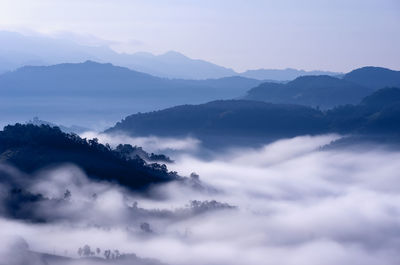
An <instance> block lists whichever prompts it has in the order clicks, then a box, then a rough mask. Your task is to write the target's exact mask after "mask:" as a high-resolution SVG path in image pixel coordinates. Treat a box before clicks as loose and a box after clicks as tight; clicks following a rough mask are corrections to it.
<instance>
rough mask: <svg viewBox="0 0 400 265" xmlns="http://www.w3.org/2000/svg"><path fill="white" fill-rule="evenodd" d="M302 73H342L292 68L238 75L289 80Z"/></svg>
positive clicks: (261, 78) (254, 71) (248, 71)
mask: <svg viewBox="0 0 400 265" xmlns="http://www.w3.org/2000/svg"><path fill="white" fill-rule="evenodd" d="M304 75H329V76H335V77H339V76H341V75H342V73H336V72H329V71H304V70H297V69H292V68H286V69H257V70H247V71H246V72H243V73H240V76H244V77H248V78H254V79H258V80H276V81H290V80H293V79H296V78H298V77H300V76H304Z"/></svg>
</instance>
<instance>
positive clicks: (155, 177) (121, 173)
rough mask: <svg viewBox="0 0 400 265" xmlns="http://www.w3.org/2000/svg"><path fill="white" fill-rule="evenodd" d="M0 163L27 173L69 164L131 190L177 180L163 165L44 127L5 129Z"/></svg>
mask: <svg viewBox="0 0 400 265" xmlns="http://www.w3.org/2000/svg"><path fill="white" fill-rule="evenodd" d="M0 162H3V163H4V162H6V163H9V164H12V165H14V166H16V167H17V168H19V169H21V170H23V171H25V172H28V173H29V172H34V171H37V170H39V169H42V168H45V167H49V166H54V165H59V164H64V163H72V164H75V165H77V166H79V167H80V168H82V169H83V170H84V171H85V172H86V174H87V175H88V176H89V177H91V178H94V179H100V180H105V181H110V182H118V183H120V184H122V185H125V186H126V187H129V188H132V189H135V190H138V189H143V188H146V187H147V186H149V185H151V184H156V183H163V182H168V181H172V180H176V179H178V176H177V175H176V174H175V173H170V172H168V171H167V169H166V167H165V166H162V165H159V164H146V163H145V162H144V160H142V159H140V158H138V157H136V158H134V159H132V158H127V157H126V156H124V155H122V154H121V153H119V152H117V151H115V150H111V148H109V147H107V146H104V145H102V144H99V143H98V142H97V141H96V140H89V141H86V140H85V139H81V138H79V136H77V135H73V134H65V133H63V132H61V130H60V129H58V128H57V127H50V126H46V125H42V126H40V127H39V126H34V125H31V124H28V125H21V124H16V125H14V126H6V127H5V128H4V130H3V131H0Z"/></svg>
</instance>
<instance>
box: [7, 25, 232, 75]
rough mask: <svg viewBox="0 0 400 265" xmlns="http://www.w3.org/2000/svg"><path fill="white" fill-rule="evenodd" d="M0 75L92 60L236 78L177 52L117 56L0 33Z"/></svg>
mask: <svg viewBox="0 0 400 265" xmlns="http://www.w3.org/2000/svg"><path fill="white" fill-rule="evenodd" d="M0 43H1V46H0V73H1V72H6V71H10V70H15V69H17V68H19V67H22V66H26V65H36V66H44V65H53V64H60V63H79V62H84V61H87V60H93V61H98V62H103V63H113V64H115V65H119V66H124V67H128V68H130V69H132V70H136V71H140V72H145V73H148V74H152V75H156V76H160V77H168V78H183V79H209V78H221V77H228V76H232V75H236V73H235V72H234V71H233V70H232V69H229V68H225V67H222V66H218V65H216V64H213V63H210V62H207V61H204V60H195V59H191V58H189V57H187V56H184V55H183V54H180V53H178V52H173V51H171V52H167V53H164V54H161V55H153V54H151V53H144V52H138V53H134V54H126V53H117V52H115V51H114V50H112V49H111V48H109V47H108V46H107V45H104V44H103V45H98V46H93V45H92V46H88V45H81V44H78V43H76V42H74V41H71V40H68V39H62V38H53V37H48V36H45V35H39V34H36V35H31V36H28V35H23V34H19V33H16V32H8V31H0Z"/></svg>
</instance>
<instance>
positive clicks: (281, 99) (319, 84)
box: [245, 67, 400, 108]
mask: <svg viewBox="0 0 400 265" xmlns="http://www.w3.org/2000/svg"><path fill="white" fill-rule="evenodd" d="M390 86H398V87H400V71H393V70H390V69H386V68H379V67H364V68H360V69H356V70H354V71H351V72H350V73H348V74H346V75H344V77H343V78H337V77H332V76H327V75H319V76H302V77H298V78H296V79H295V80H293V81H291V82H288V83H285V84H283V83H271V82H266V83H263V84H261V85H259V86H258V87H255V88H253V89H251V90H249V91H248V93H247V95H246V96H245V99H249V100H261V101H266V102H272V103H290V104H301V105H307V106H314V107H317V106H318V107H321V108H332V107H335V106H338V105H343V104H357V103H359V102H360V101H361V100H362V99H363V98H364V97H365V96H367V95H369V94H370V93H372V92H373V91H375V90H377V89H380V88H384V87H390Z"/></svg>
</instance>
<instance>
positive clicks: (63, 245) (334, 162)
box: [0, 134, 400, 265]
mask: <svg viewBox="0 0 400 265" xmlns="http://www.w3.org/2000/svg"><path fill="white" fill-rule="evenodd" d="M86 137H88V138H91V136H89V135H87V136H86ZM97 137H98V138H99V139H100V140H101V141H105V142H108V143H110V144H114V145H115V144H119V143H131V144H136V145H140V143H139V142H137V140H138V138H123V137H122V138H121V137H120V138H111V137H110V138H106V137H109V136H106V135H104V134H103V135H97ZM101 137H104V138H101ZM337 138H338V136H335V135H324V136H317V137H296V138H293V139H287V140H281V141H278V142H274V143H272V144H269V145H266V146H264V147H262V148H258V149H236V150H230V151H229V152H226V153H224V154H214V156H213V158H209V159H207V160H204V159H201V158H199V157H197V156H195V155H193V153H192V152H191V150H192V149H191V148H192V145H191V144H189V145H188V149H189V151H188V152H187V153H184V151H185V147H182V149H181V151H182V152H181V153H179V154H178V155H177V156H176V157H174V159H175V163H173V164H170V165H168V167H169V168H170V169H171V170H176V171H178V172H179V173H180V174H181V175H186V176H188V175H190V173H191V172H193V171H195V172H196V173H198V174H199V175H200V180H201V181H202V182H203V183H204V184H205V185H208V186H211V187H214V188H215V191H214V192H204V191H199V190H193V189H191V188H189V187H185V186H182V185H178V184H174V183H173V184H168V185H164V186H160V187H158V188H156V189H155V190H154V192H156V193H163V194H164V196H162V198H163V199H162V200H161V199H159V197H158V196H157V197H152V196H142V195H140V194H135V193H132V192H129V191H127V190H125V189H123V188H121V187H118V186H116V185H111V184H108V183H99V182H96V183H95V182H92V181H89V180H88V179H87V178H86V176H85V175H84V174H83V173H82V172H81V171H80V170H79V169H77V168H75V167H64V168H58V169H55V170H51V171H46V172H41V173H38V174H39V175H40V176H39V177H38V179H40V181H37V182H35V183H32V184H30V185H31V186H29V188H30V189H31V190H32V191H35V192H40V193H42V194H44V195H45V196H46V197H49V198H54V199H57V198H61V197H63V195H64V192H65V190H66V189H69V190H70V191H71V194H72V195H71V197H70V198H67V200H69V202H68V203H65V204H63V205H62V206H60V208H58V210H57V211H55V213H54V211H53V212H51V210H52V209H48V210H49V212H46V213H44V214H45V215H47V216H52V214H53V215H56V216H60V215H61V216H62V218H59V219H54V221H51V222H47V223H36V224H32V223H29V222H25V221H22V220H20V221H15V220H12V219H10V218H2V219H0V226H1V227H2V231H1V232H0V234H1V236H11V235H14V236H19V237H21V238H24V239H25V240H26V242H27V243H28V244H29V247H30V249H32V250H35V251H41V252H47V253H56V254H59V255H67V256H71V257H76V256H77V252H76V251H77V249H78V247H81V246H83V245H84V244H88V245H90V246H92V247H99V248H101V249H102V250H104V249H119V250H120V251H121V252H125V253H132V252H134V253H136V254H137V255H138V256H141V257H151V258H157V259H159V260H161V261H162V262H165V263H167V264H171V265H172V264H176V265H180V264H182V265H183V264H195V265H197V264H198V265H207V264H232V265H236V264H237V265H239V264H240V265H242V264H253V265H268V264H271V265H272V264H283V265H294V264H296V265H299V264H300V265H302V264H304V265H320V264H324V265H325V264H326V265H331V264H332V265H334V264H335V265H336V264H366V265H381V264H397V262H398V260H399V259H400V254H399V253H398V249H399V248H400V240H399V238H400V237H399V236H400V223H399V219H400V193H399V192H400V184H399V183H400V182H399V179H398V178H399V175H398V172H400V163H399V162H400V152H397V151H393V150H392V151H389V150H383V149H380V148H376V149H374V148H371V146H369V147H368V149H367V148H365V149H357V152H356V151H353V150H351V149H343V148H342V149H333V150H322V149H321V148H320V147H321V146H323V145H325V144H329V143H330V142H331V141H332V140H335V139H337ZM142 140H143V143H147V144H148V146H147V148H149V147H151V145H152V144H154V148H156V145H155V143H156V142H157V141H160V139H158V138H157V140H153V142H151V141H150V144H149V140H148V139H142ZM186 140H187V139H185V140H182V141H183V142H185V141H186ZM145 148H146V146H145ZM168 148H170V146H168ZM150 151H152V150H150ZM154 151H155V149H154ZM7 172H8V173H7V174H17V172H13V171H7ZM93 194H96V196H95V198H94V197H93ZM64 199H65V198H64ZM194 200H196V201H197V202H198V203H194V204H193V203H190V202H191V201H194ZM202 203H203V204H202ZM47 205H48V204H47ZM196 205H200V207H202V209H205V210H204V211H197V210H196V208H195V207H196ZM230 206H235V208H232V207H230ZM41 207H43V208H46V205H43V206H39V208H41ZM62 213H64V214H62ZM143 224H147V225H143Z"/></svg>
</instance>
